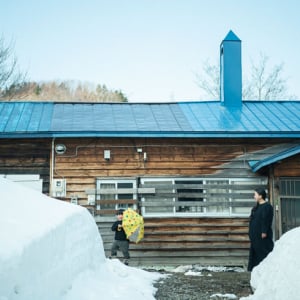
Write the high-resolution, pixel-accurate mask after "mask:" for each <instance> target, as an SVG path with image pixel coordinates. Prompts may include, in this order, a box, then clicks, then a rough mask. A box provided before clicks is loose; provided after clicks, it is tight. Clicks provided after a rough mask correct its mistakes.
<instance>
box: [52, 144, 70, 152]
mask: <svg viewBox="0 0 300 300" xmlns="http://www.w3.org/2000/svg"><path fill="white" fill-rule="evenodd" d="M66 150H67V147H66V146H65V145H64V144H57V145H55V152H56V153H57V154H64V153H65V152H66Z"/></svg>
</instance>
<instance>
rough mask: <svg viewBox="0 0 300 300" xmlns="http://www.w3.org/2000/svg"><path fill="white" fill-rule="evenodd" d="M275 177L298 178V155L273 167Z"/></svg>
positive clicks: (299, 165) (299, 156) (299, 166)
mask: <svg viewBox="0 0 300 300" xmlns="http://www.w3.org/2000/svg"><path fill="white" fill-rule="evenodd" d="M274 176H276V177H300V154H298V155H295V156H293V157H289V158H287V159H285V160H283V161H280V162H279V163H278V164H276V165H275V167H274Z"/></svg>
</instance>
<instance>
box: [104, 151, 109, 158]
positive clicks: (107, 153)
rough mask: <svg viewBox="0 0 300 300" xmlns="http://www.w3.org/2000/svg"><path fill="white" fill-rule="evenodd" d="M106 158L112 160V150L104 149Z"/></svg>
mask: <svg viewBox="0 0 300 300" xmlns="http://www.w3.org/2000/svg"><path fill="white" fill-rule="evenodd" d="M104 159H105V160H110V150H104Z"/></svg>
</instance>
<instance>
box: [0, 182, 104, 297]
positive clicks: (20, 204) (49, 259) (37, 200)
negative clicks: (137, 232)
mask: <svg viewBox="0 0 300 300" xmlns="http://www.w3.org/2000/svg"><path fill="white" fill-rule="evenodd" d="M0 206H1V209H0V226H1V227H0V228H1V231H0V265H1V268H0V296H2V298H3V297H4V296H6V297H7V299H31V300H33V299H49V300H50V299H52V300H53V299H59V298H60V296H61V294H63V293H64V292H65V291H64V290H65V288H66V286H69V285H70V284H71V282H72V281H73V280H74V278H75V276H77V275H78V273H80V272H83V271H85V270H86V269H87V268H95V266H97V265H100V264H101V262H103V261H104V260H105V256H104V251H103V248H101V247H100V245H101V243H102V241H101V236H100V235H99V233H98V230H97V227H96V225H95V222H94V220H93V218H92V216H91V215H90V214H89V212H88V211H87V210H86V209H84V208H82V207H79V206H76V205H71V204H68V203H64V202H62V201H59V200H55V199H52V198H50V197H47V196H46V195H43V194H41V193H39V192H37V191H34V190H31V189H28V188H26V187H21V186H20V187H19V186H18V185H17V184H15V183H12V182H10V181H8V180H5V179H2V178H1V179H0ZM95 253H96V255H94V254H95ZM92 254H93V255H92ZM46 295H47V296H46ZM2 298H1V299H2ZM3 299H5V298H3Z"/></svg>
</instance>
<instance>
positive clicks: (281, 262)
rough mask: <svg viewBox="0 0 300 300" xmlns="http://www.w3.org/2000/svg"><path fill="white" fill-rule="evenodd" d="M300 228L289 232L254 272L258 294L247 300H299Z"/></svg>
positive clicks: (252, 274) (252, 283) (253, 276)
mask: <svg viewBox="0 0 300 300" xmlns="http://www.w3.org/2000/svg"><path fill="white" fill-rule="evenodd" d="M299 253H300V228H299V227H298V228H295V229H293V230H290V231H288V232H287V233H285V234H284V235H283V236H282V237H281V238H280V239H279V240H278V241H277V242H276V243H275V247H274V250H273V251H272V252H271V253H270V254H269V255H268V256H267V258H266V259H264V260H263V261H262V262H261V263H260V264H259V265H258V266H257V267H255V268H254V269H253V271H252V273H251V281H250V283H251V286H252V288H253V290H255V292H254V295H251V296H248V297H244V298H241V299H243V300H246V299H247V300H261V299H267V300H268V299H270V300H282V299H289V300H298V299H299V297H300V296H299V287H298V284H299V278H300V259H299Z"/></svg>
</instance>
